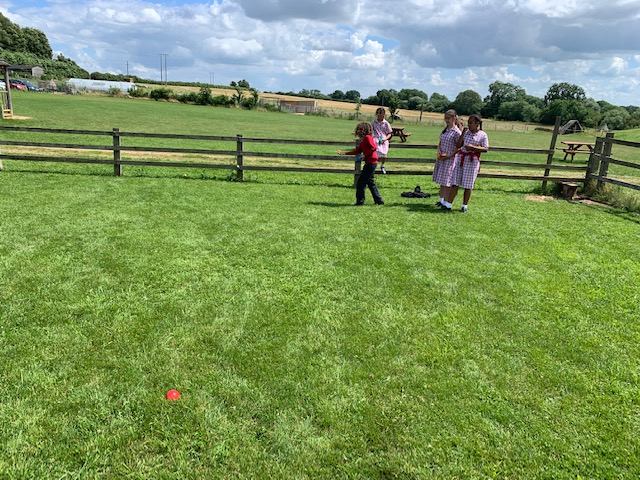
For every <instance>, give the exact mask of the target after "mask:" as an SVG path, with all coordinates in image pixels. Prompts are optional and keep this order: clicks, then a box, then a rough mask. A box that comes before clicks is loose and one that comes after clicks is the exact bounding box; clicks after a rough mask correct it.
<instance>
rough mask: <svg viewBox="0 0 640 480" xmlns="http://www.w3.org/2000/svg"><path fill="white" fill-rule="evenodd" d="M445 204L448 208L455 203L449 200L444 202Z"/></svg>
mask: <svg viewBox="0 0 640 480" xmlns="http://www.w3.org/2000/svg"><path fill="white" fill-rule="evenodd" d="M442 203H443V204H444V206H445V207H447V208H451V205H453V203H449V202H442Z"/></svg>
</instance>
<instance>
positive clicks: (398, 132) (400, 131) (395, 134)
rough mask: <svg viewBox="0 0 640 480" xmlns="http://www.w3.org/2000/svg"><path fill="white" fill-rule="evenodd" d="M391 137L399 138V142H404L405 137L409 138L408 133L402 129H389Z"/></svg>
mask: <svg viewBox="0 0 640 480" xmlns="http://www.w3.org/2000/svg"><path fill="white" fill-rule="evenodd" d="M391 130H392V131H391V135H392V136H393V137H399V138H400V141H401V142H406V141H407V137H410V136H411V134H410V133H406V132H405V131H404V127H391Z"/></svg>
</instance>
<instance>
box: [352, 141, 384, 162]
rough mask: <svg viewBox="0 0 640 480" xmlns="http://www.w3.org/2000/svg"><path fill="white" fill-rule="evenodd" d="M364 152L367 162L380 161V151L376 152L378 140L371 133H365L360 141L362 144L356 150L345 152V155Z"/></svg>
mask: <svg viewBox="0 0 640 480" xmlns="http://www.w3.org/2000/svg"><path fill="white" fill-rule="evenodd" d="M359 153H362V154H363V155H364V162H365V163H373V164H377V163H378V153H377V152H376V142H375V141H374V140H373V137H372V136H371V135H365V136H364V137H363V138H362V140H361V141H360V145H358V147H357V148H356V149H355V150H351V151H350V152H345V155H357V154H359Z"/></svg>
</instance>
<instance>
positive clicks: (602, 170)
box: [587, 133, 640, 190]
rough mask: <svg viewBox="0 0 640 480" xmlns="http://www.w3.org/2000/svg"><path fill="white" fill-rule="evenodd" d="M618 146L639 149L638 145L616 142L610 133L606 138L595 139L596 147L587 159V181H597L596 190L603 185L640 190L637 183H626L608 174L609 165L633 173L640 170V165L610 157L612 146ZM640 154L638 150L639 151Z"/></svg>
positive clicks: (636, 143)
mask: <svg viewBox="0 0 640 480" xmlns="http://www.w3.org/2000/svg"><path fill="white" fill-rule="evenodd" d="M614 145H619V146H623V147H631V148H633V149H640V143H638V142H631V141H628V140H618V139H615V138H613V134H612V133H608V134H607V135H606V137H599V138H598V139H596V145H595V148H594V151H593V153H592V154H591V156H590V158H589V167H588V170H587V180H595V181H597V182H598V183H597V188H599V189H600V188H602V186H603V185H604V184H605V183H610V184H612V185H617V186H619V187H624V188H631V189H633V190H640V185H639V184H637V183H631V182H627V181H625V180H621V179H620V178H616V177H613V176H612V175H611V174H610V172H609V166H610V165H618V166H621V167H625V168H630V169H632V170H634V171H638V170H640V163H635V162H629V161H627V160H620V159H616V158H614V157H613V156H612V152H613V146H614ZM639 152H640V150H639Z"/></svg>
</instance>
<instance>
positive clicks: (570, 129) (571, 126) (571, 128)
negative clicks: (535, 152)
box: [558, 120, 584, 135]
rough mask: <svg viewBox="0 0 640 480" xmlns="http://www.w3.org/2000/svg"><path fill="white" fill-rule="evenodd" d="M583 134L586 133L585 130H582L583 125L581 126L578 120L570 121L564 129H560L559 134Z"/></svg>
mask: <svg viewBox="0 0 640 480" xmlns="http://www.w3.org/2000/svg"><path fill="white" fill-rule="evenodd" d="M581 132H584V129H583V128H582V125H580V122H579V121H578V120H569V121H568V122H567V123H565V124H564V125H563V126H562V127H560V131H559V132H558V133H560V135H564V134H567V133H581Z"/></svg>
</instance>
